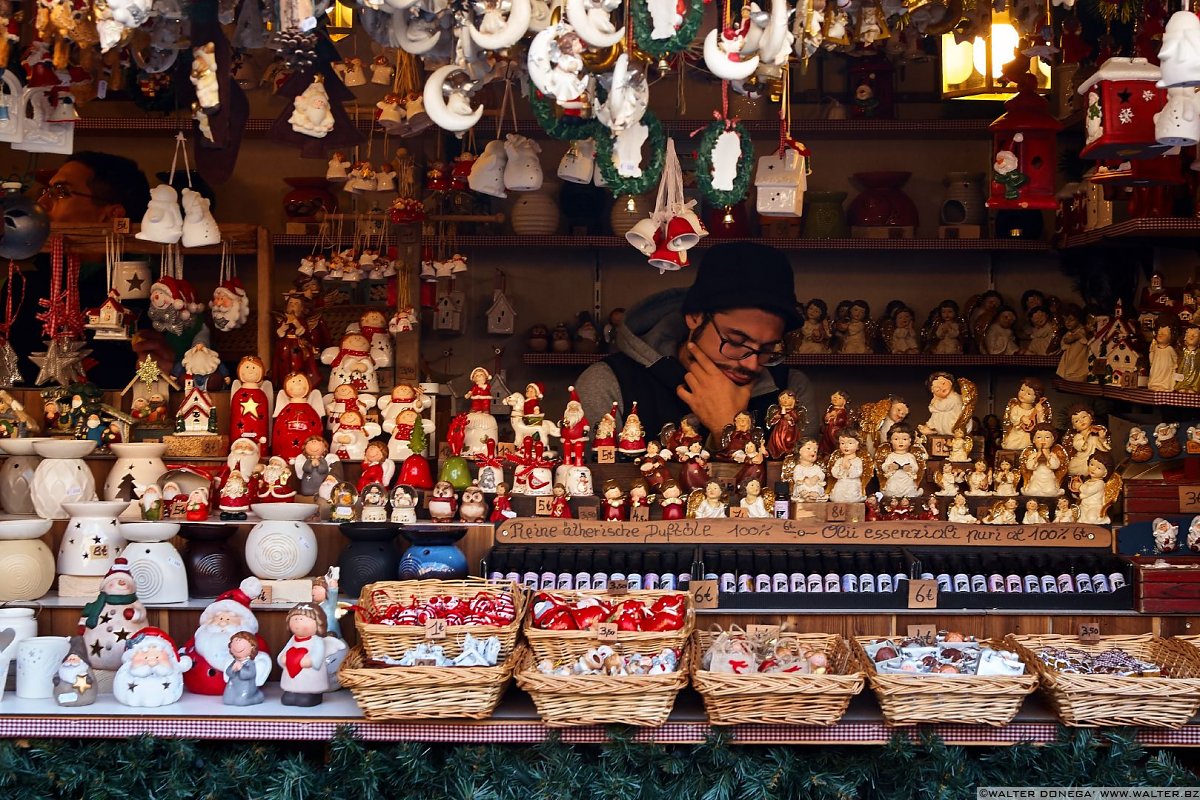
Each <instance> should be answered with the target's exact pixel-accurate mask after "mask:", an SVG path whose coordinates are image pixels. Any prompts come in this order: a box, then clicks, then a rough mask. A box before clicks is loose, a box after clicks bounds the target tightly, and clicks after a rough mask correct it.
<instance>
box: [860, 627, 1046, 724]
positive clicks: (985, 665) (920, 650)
mask: <svg viewBox="0 0 1200 800" xmlns="http://www.w3.org/2000/svg"><path fill="white" fill-rule="evenodd" d="M854 643H855V650H856V652H857V653H858V656H859V659H860V660H861V661H862V662H863V664H864V667H863V669H864V671H865V672H866V674H867V683H868V684H869V685H870V687H871V689H872V691H874V692H875V696H876V697H877V698H878V699H879V708H880V709H881V710H882V711H883V718H884V720H885V721H886V722H887V724H889V725H917V724H921V723H927V722H930V723H932V722H962V721H963V720H964V719H969V720H972V721H975V722H981V723H984V724H986V725H995V726H1001V725H1007V724H1008V723H1009V722H1011V721H1012V719H1013V717H1015V716H1016V715H1017V711H1018V710H1020V708H1021V704H1022V703H1023V702H1024V701H1025V696H1026V695H1028V694H1029V693H1030V692H1032V691H1033V690H1034V689H1035V688H1036V687H1037V683H1038V678H1037V675H1036V674H1035V673H1034V672H1033V671H1032V670H1029V669H1026V666H1025V664H1023V663H1022V661H1021V658H1020V657H1019V656H1018V655H1017V654H1016V653H1015V652H1013V648H1012V647H1011V646H1009V645H1008V643H1007V641H1001V640H986V641H979V640H977V639H975V637H973V636H968V635H964V634H962V633H959V632H957V631H940V632H938V633H937V634H934V635H929V636H910V637H907V638H902V637H891V638H889V637H873V636H858V637H855V640H854Z"/></svg>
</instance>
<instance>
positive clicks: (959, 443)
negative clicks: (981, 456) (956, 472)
mask: <svg viewBox="0 0 1200 800" xmlns="http://www.w3.org/2000/svg"><path fill="white" fill-rule="evenodd" d="M974 446H975V440H974V439H972V438H971V437H970V436H968V435H967V434H966V431H964V430H963V429H962V428H961V427H959V428H955V429H954V437H953V438H952V439H951V440H950V455H948V456H947V457H946V460H947V461H953V462H954V463H956V464H970V463H971V449H972V448H973V447H974Z"/></svg>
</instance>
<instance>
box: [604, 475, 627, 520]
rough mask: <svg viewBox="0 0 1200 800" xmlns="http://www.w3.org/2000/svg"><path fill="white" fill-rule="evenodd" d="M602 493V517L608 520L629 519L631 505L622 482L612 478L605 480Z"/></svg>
mask: <svg viewBox="0 0 1200 800" xmlns="http://www.w3.org/2000/svg"><path fill="white" fill-rule="evenodd" d="M601 493H602V494H603V496H604V500H603V502H601V503H600V509H601V513H600V519H602V520H605V521H608V522H624V521H625V520H626V519H628V517H629V507H628V504H627V502H626V500H625V492H624V491H623V490H622V489H621V484H619V483H617V482H616V481H615V480H613V479H611V478H610V479H609V480H607V481H605V482H604V488H603V489H602V490H601Z"/></svg>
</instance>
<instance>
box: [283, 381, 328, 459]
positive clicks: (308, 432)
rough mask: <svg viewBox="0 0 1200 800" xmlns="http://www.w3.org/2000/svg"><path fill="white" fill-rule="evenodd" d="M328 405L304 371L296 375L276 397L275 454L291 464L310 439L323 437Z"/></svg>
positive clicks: (284, 383) (285, 382)
mask: <svg viewBox="0 0 1200 800" xmlns="http://www.w3.org/2000/svg"><path fill="white" fill-rule="evenodd" d="M324 414H325V404H324V401H323V400H322V399H321V392H320V391H318V390H317V389H314V388H313V385H312V382H311V379H310V378H309V377H308V375H307V374H305V373H303V372H293V373H292V374H291V375H288V376H287V378H286V379H285V380H284V382H283V388H282V389H281V390H280V392H279V396H278V397H277V398H275V413H274V417H275V423H274V425H273V426H272V429H271V453H272V455H277V456H283V457H284V458H285V459H287V460H288V461H291V460H292V459H294V458H295V457H296V456H298V455H300V452H301V451H302V450H303V449H304V443H305V442H306V441H308V438H309V437H310V436H320V435H321V417H322V416H324Z"/></svg>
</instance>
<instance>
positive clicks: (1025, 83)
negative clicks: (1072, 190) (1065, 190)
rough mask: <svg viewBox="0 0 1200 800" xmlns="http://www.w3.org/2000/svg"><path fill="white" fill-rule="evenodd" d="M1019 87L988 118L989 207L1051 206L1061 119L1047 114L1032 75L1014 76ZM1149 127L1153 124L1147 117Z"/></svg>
mask: <svg viewBox="0 0 1200 800" xmlns="http://www.w3.org/2000/svg"><path fill="white" fill-rule="evenodd" d="M1018 86H1019V87H1020V90H1019V91H1018V92H1017V94H1016V96H1015V97H1013V98H1012V99H1011V100H1009V101H1007V102H1006V103H1005V104H1004V113H1003V114H1001V115H1000V118H999V119H997V120H996V121H995V122H993V123H992V124H991V126H990V127H991V131H992V181H991V191H990V193H989V196H988V201H987V205H988V208H1007V209H1018V208H1032V209H1040V208H1045V209H1054V208H1055V207H1056V206H1057V200H1056V198H1055V196H1054V174H1055V171H1056V169H1057V166H1058V165H1057V163H1056V148H1057V142H1056V141H1055V137H1056V135H1057V134H1058V132H1059V131H1060V130H1062V123H1061V122H1059V121H1058V120H1057V119H1055V118H1054V117H1053V116H1052V115H1051V114H1050V107H1049V104H1047V102H1046V100H1045V98H1043V97H1042V96H1041V95H1040V94H1038V93H1037V89H1036V85H1035V82H1034V79H1033V76H1031V75H1024V76H1022V77H1020V78H1018ZM1150 127H1151V130H1153V128H1154V125H1153V123H1151V126H1150Z"/></svg>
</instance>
